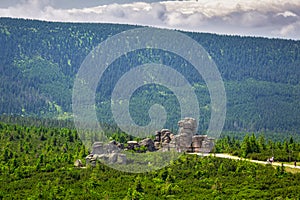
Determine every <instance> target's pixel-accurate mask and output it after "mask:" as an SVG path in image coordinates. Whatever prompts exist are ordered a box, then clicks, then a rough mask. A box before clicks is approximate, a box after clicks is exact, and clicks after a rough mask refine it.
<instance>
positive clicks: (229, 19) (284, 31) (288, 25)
mask: <svg viewBox="0 0 300 200" xmlns="http://www.w3.org/2000/svg"><path fill="white" fill-rule="evenodd" d="M53 2H54V1H53V0H52V1H51V0H22V1H21V3H19V4H18V5H16V6H13V7H9V8H1V9H0V16H7V17H18V18H31V19H41V20H48V21H71V22H112V23H128V24H142V25H151V26H157V27H165V28H176V29H183V30H191V31H200V32H215V33H221V34H235V35H255V36H265V37H284V38H293V39H300V34H297V33H300V1H299V0H290V1H289V2H287V1H285V0H264V1H253V0H226V1H224V0H214V1H212V0H198V1H192V0H191V1H164V2H154V3H146V2H133V3H127V4H109V5H102V6H97V7H91V8H77V9H59V8H57V5H56V6H53Z"/></svg>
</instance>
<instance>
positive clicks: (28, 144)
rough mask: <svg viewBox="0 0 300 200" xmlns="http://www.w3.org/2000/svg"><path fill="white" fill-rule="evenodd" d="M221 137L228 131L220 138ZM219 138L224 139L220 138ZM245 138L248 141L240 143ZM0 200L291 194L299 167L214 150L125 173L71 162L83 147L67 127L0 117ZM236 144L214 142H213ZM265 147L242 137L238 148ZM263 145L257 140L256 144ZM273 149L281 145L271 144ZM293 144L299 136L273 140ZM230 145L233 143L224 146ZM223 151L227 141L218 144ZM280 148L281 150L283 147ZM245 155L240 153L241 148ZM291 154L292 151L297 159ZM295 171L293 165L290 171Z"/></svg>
mask: <svg viewBox="0 0 300 200" xmlns="http://www.w3.org/2000/svg"><path fill="white" fill-rule="evenodd" d="M227 139H228V138H227ZM227 139H226V138H224V140H227ZM247 141H249V142H250V144H249V146H247V145H245V144H244V143H247ZM0 143H1V144H0V146H1V148H0V180H1V183H3V184H0V199H299V198H300V196H299V184H300V182H299V181H300V173H290V172H287V171H288V170H287V169H286V168H285V167H276V168H274V167H273V166H271V165H259V164H255V163H251V162H248V161H244V160H230V159H221V158H216V157H214V156H210V157H201V156H197V155H182V156H181V157H180V158H179V159H177V160H174V161H172V162H171V163H170V165H168V166H167V167H165V168H162V169H160V170H157V171H152V172H147V173H143V174H129V173H125V172H121V171H117V170H114V169H112V168H109V167H107V166H106V165H103V164H101V163H97V165H96V167H91V166H87V168H77V167H74V164H73V163H74V161H75V160H76V159H82V160H83V162H84V158H85V156H86V155H87V154H88V149H86V148H85V147H84V145H83V144H82V143H81V141H80V140H79V139H78V136H77V133H76V131H74V130H71V129H67V128H57V127H56V128H55V127H52V128H49V127H43V126H39V127H37V126H31V127H29V126H20V125H16V124H7V123H2V122H1V123H0ZM224 144H226V145H228V144H238V142H234V141H231V140H230V141H226V142H225V141H221V140H220V143H219V144H218V146H219V147H220V146H221V145H224ZM256 145H258V147H259V149H260V152H261V153H263V152H264V151H265V150H264V149H266V150H268V149H269V148H270V145H272V144H268V143H267V142H263V139H262V138H255V137H254V136H250V137H249V136H247V137H245V138H244V141H243V142H242V144H241V146H242V147H241V148H242V149H243V150H244V149H245V147H246V146H247V147H249V148H251V151H247V153H251V152H252V151H256V150H255V148H254V147H255V146H256ZM264 145H265V147H264ZM274 145H275V146H276V147H274V150H275V151H277V150H279V149H281V147H279V143H278V144H274ZM280 145H281V146H282V147H283V149H284V148H285V145H287V146H288V148H292V149H294V150H295V151H299V148H300V143H297V142H294V141H293V139H292V138H291V139H290V140H289V141H287V142H284V143H280ZM230 148H234V145H230ZM222 149H224V151H225V150H226V151H227V150H228V151H229V147H228V148H227V147H222ZM285 151H286V149H285ZM247 155H248V154H247ZM297 159H298V160H299V157H298V158H297ZM295 172H297V171H295Z"/></svg>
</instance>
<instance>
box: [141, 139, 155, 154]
mask: <svg viewBox="0 0 300 200" xmlns="http://www.w3.org/2000/svg"><path fill="white" fill-rule="evenodd" d="M139 145H140V146H145V147H146V148H147V151H155V150H156V148H155V146H154V142H153V140H151V139H150V138H146V139H143V140H141V141H140V142H139Z"/></svg>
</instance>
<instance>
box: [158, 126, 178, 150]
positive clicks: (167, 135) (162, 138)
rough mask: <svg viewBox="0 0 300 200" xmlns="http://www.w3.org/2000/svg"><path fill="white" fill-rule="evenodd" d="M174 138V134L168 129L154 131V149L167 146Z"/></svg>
mask: <svg viewBox="0 0 300 200" xmlns="http://www.w3.org/2000/svg"><path fill="white" fill-rule="evenodd" d="M173 139H174V134H173V133H172V132H171V131H170V130H169V129H162V130H161V131H156V132H155V140H154V146H155V148H156V149H161V148H168V147H169V144H170V143H171V141H172V140H173Z"/></svg>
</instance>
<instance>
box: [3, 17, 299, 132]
mask: <svg viewBox="0 0 300 200" xmlns="http://www.w3.org/2000/svg"><path fill="white" fill-rule="evenodd" d="M132 28H137V26H129V25H116V24H79V23H52V22H41V21H34V20H22V19H8V18H1V19H0V44H1V48H0V71H1V73H0V78H1V82H0V96H1V99H0V113H7V114H20V115H30V116H38V117H54V118H69V117H70V115H71V112H72V110H71V98H72V97H71V95H72V87H73V81H74V77H75V75H76V73H77V71H78V69H79V67H80V65H81V63H82V61H83V60H84V58H85V57H86V55H87V54H88V53H89V52H90V51H91V50H92V49H93V48H94V47H96V46H97V45H98V44H99V43H100V42H101V41H104V40H105V39H106V38H108V37H110V36H112V35H115V34H117V33H120V32H122V31H125V30H128V29H132ZM185 34H187V35H188V36H190V37H191V38H193V39H195V40H196V41H198V42H199V43H200V44H201V45H202V46H203V47H204V48H205V49H206V51H207V52H208V53H209V54H210V55H211V57H212V59H213V60H214V61H215V63H216V65H217V67H218V69H219V71H220V72H221V75H222V78H223V80H224V81H225V87H226V93H227V117H226V124H225V129H226V130H249V131H261V130H273V131H298V130H300V115H299V113H300V83H299V81H300V70H299V67H300V41H293V40H281V39H266V38H253V37H238V36H221V35H215V34H207V33H191V32H185ZM140 53H144V57H143V58H142V59H141V58H140V57H138V56H136V54H132V55H130V56H128V57H122V58H120V59H118V60H117V61H116V62H115V63H114V64H113V66H112V67H111V69H113V70H110V71H109V72H107V74H106V76H104V77H103V80H102V81H101V82H100V83H99V85H101V84H102V86H104V87H101V88H99V89H98V91H97V95H96V96H97V102H98V104H97V106H98V118H99V120H100V121H102V122H108V123H114V120H113V118H112V113H111V109H110V97H111V92H112V90H113V86H114V84H115V83H116V82H117V80H118V79H119V78H120V77H121V75H122V74H124V73H125V72H126V71H128V70H129V69H130V68H132V67H134V66H137V65H139V64H143V63H147V62H151V61H152V62H156V60H158V59H160V58H164V57H163V54H162V53H161V52H159V51H151V52H149V51H147V50H145V51H140ZM150 53H151V54H150ZM163 62H164V64H165V65H170V64H171V63H172V65H173V66H174V67H175V68H176V70H178V71H180V73H182V74H184V76H185V77H186V78H187V79H188V80H191V83H192V85H193V86H194V88H195V91H196V93H197V97H198V100H199V102H200V103H199V104H200V111H201V119H200V123H199V124H200V131H204V130H206V129H207V126H208V122H209V118H210V98H209V93H208V90H207V88H206V86H205V83H204V82H203V80H201V79H194V76H193V75H194V74H193V73H194V71H193V69H192V68H191V66H188V64H187V63H186V62H185V61H182V60H180V59H179V58H176V57H174V55H170V57H169V58H167V59H166V58H164V59H163ZM125 66H127V67H125ZM144 89H146V90H147V91H152V92H153V93H151V94H154V96H155V95H156V96H155V98H154V99H155V100H156V101H155V102H148V101H147V99H149V98H148V96H147V92H145V91H144V92H143V91H140V92H138V93H137V94H136V95H135V96H134V97H133V98H132V100H133V102H142V105H143V106H142V107H140V106H136V103H132V104H131V109H132V113H133V118H134V119H136V120H137V121H140V124H147V122H149V116H148V114H145V113H147V110H148V108H149V107H150V106H151V104H153V103H164V104H165V106H166V110H168V113H171V114H169V115H168V123H167V125H166V126H167V127H169V128H173V129H176V128H177V127H176V123H177V120H178V119H179V112H180V110H179V109H178V108H177V106H178V102H177V100H176V98H175V96H174V95H173V94H172V93H171V92H170V91H168V90H166V89H165V88H161V87H157V86H151V85H150V86H148V87H145V88H144ZM161 94H165V95H161ZM174 105H175V106H174ZM174 124H175V125H174Z"/></svg>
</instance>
